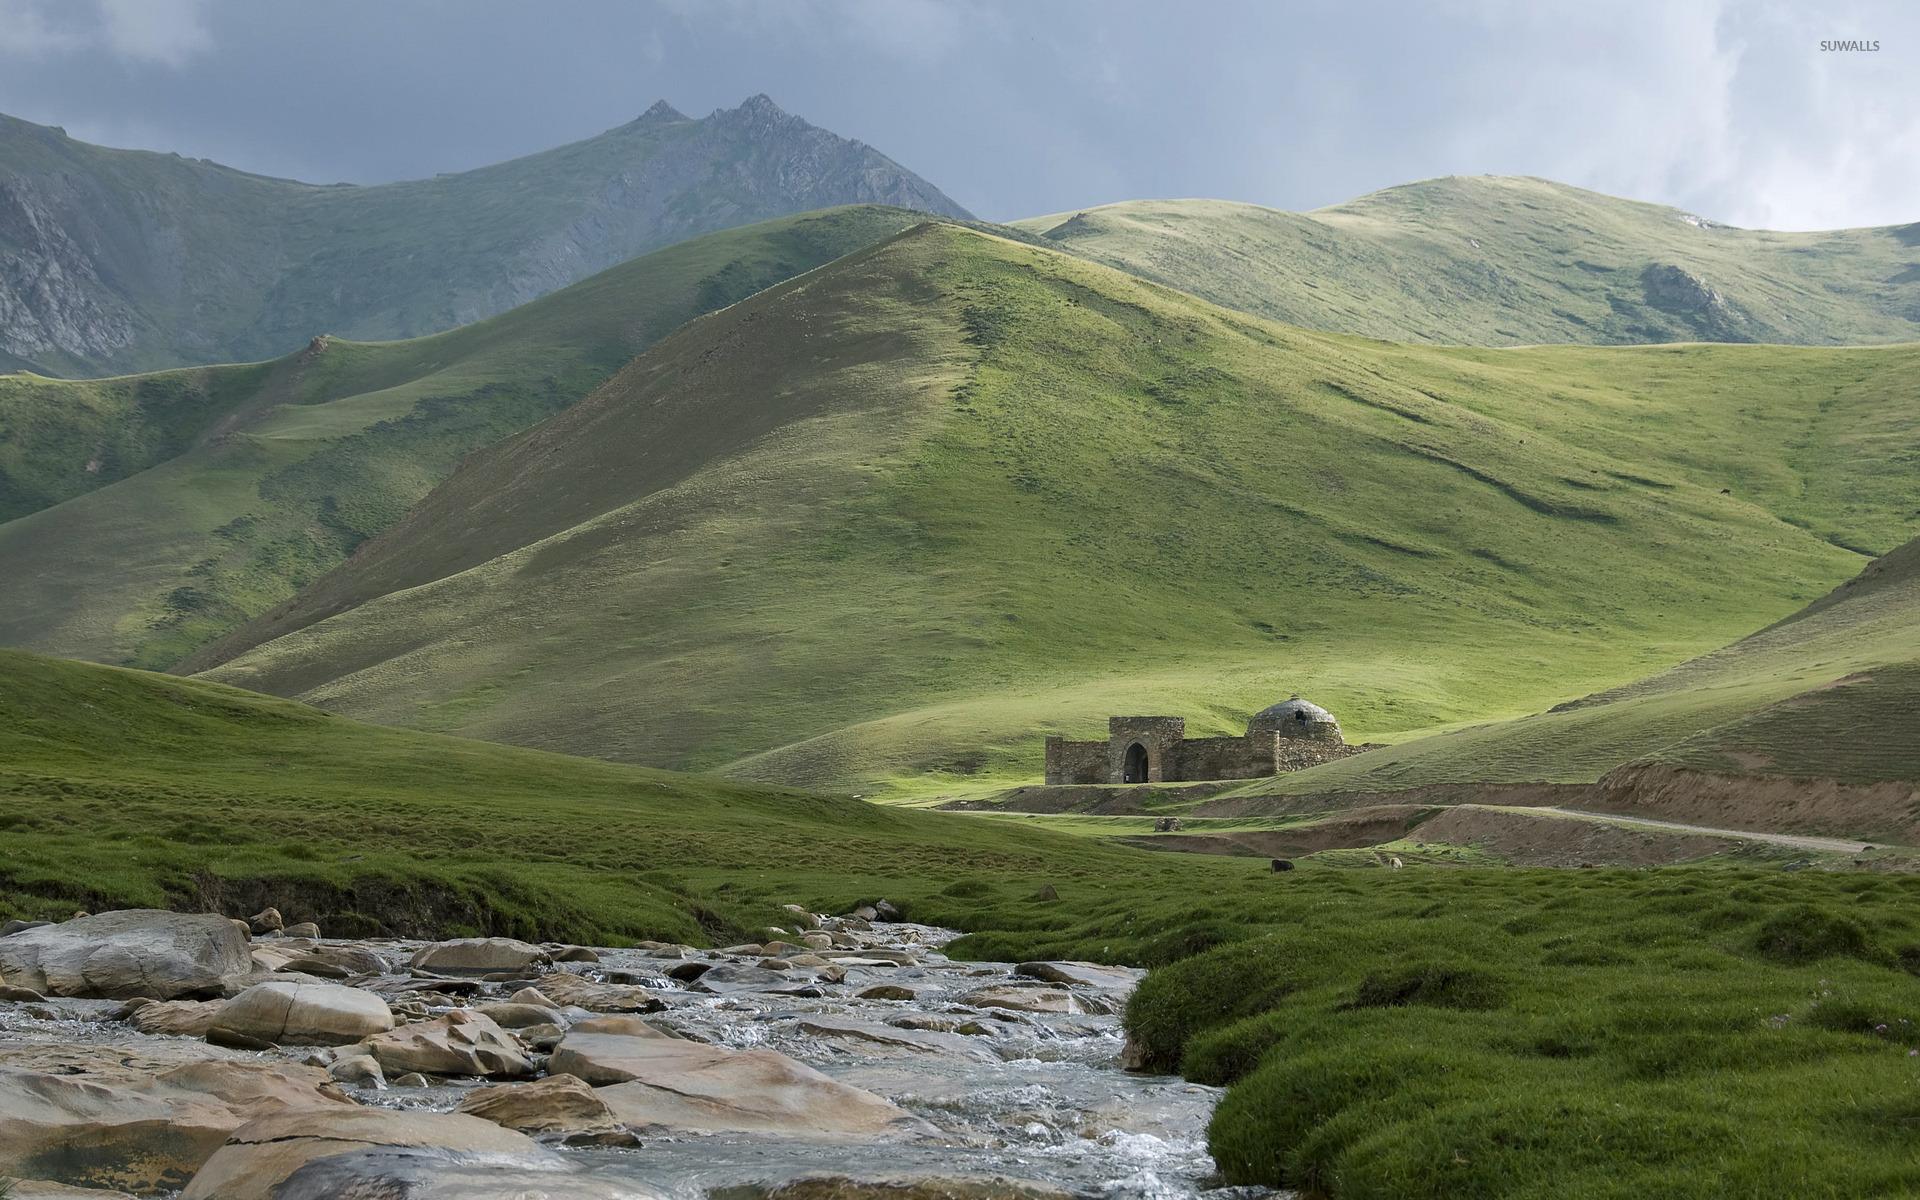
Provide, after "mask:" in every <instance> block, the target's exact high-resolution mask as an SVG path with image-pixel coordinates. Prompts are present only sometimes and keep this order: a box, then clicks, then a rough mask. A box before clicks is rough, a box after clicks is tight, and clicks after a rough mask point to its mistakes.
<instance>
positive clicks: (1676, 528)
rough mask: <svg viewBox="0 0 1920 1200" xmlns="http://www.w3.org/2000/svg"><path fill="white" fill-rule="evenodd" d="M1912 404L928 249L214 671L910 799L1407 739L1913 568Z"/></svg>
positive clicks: (1020, 258) (721, 352)
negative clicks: (1280, 724)
mask: <svg viewBox="0 0 1920 1200" xmlns="http://www.w3.org/2000/svg"><path fill="white" fill-rule="evenodd" d="M1917 372H1920V350H1917V349H1915V348H1913V347H1891V348H1883V349H1863V350H1831V349H1810V348H1783V347H1728V346H1700V345H1689V346H1674V347H1657V348H1636V349H1615V348H1607V349H1596V348H1584V347H1551V348H1537V349H1524V350H1462V349H1442V348H1436V347H1421V346H1395V345H1386V344H1382V343H1377V342H1368V341H1364V340H1361V339H1357V338H1350V337H1339V336H1333V335H1325V334H1314V333H1309V332H1305V331H1301V330H1298V329H1290V328H1287V327H1285V326H1280V325H1275V324H1271V323H1267V322H1264V321H1260V320H1257V319H1254V318H1251V317H1247V316H1245V315H1243V314H1240V313H1236V312H1231V311H1228V310H1224V309H1221V308H1218V307H1215V306H1213V305H1211V304H1208V303H1206V302H1204V301H1200V300H1196V299H1194V298H1193V297H1190V296H1187V295H1183V294H1181V293H1177V292H1173V291H1170V290H1168V289H1166V288H1162V287H1159V286H1155V285H1152V284H1148V283H1143V282H1141V281H1139V280H1137V279H1134V278H1132V277H1130V276H1127V275H1125V274H1123V273H1121V272H1117V271H1114V270H1111V269H1108V268H1104V267H1101V266H1098V265H1095V264H1091V263H1087V262H1084V261H1080V260H1077V259H1074V258H1072V257H1070V256H1067V255H1063V254H1057V253H1051V252H1048V251H1046V250H1043V249H1036V248H1033V247H1030V246H1025V245H1020V244H1016V243H1013V242H1010V241H1006V240H1002V239H998V238H995V237H991V236H987V235H984V234H981V233H977V232H972V231H969V230H966V229H963V228H959V227H954V226H939V225H931V226H927V227H923V228H918V229H915V230H913V231H911V232H909V233H907V234H903V235H901V236H899V237H897V238H895V239H894V240H892V241H890V242H888V243H886V244H884V245H882V246H879V247H875V248H874V249H872V250H869V251H866V252H863V253H861V254H857V255H852V256H849V257H848V258H846V259H843V260H840V261H838V262H836V263H834V264H832V265H831V266H829V267H827V268H824V269H822V270H820V271H818V272H815V273H813V274H811V275H809V276H806V277H805V278H803V279H799V280H795V281H793V282H791V283H789V284H786V285H782V286H779V287H775V288H772V289H770V290H768V291H767V292H764V293H762V294H760V295H758V296H755V297H753V298H752V299H751V300H749V301H746V302H744V303H742V304H739V305H736V306H734V307H733V308H730V309H728V310H726V311H725V312H722V313H717V314H714V315H712V316H709V317H707V318H704V319H702V320H699V321H696V322H693V323H692V324H690V325H688V326H687V327H686V328H684V329H682V330H681V331H679V332H678V333H676V334H675V335H674V336H673V337H671V338H669V339H667V340H665V341H664V342H662V343H661V344H660V345H659V346H657V347H655V348H654V349H653V350H652V351H650V352H649V353H647V354H646V355H643V356H641V357H640V358H639V359H637V360H636V361H635V362H634V363H633V364H631V365H630V366H629V367H628V368H627V369H626V370H624V371H623V372H622V373H621V374H620V375H619V376H618V377H616V378H615V379H613V380H611V381H609V383H608V384H607V385H606V386H605V387H603V388H602V389H600V390H599V391H598V392H597V393H596V394H595V395H594V396H593V397H592V398H590V399H589V400H587V401H585V402H583V403H582V404H580V405H578V406H576V407H575V408H573V409H571V410H569V411H568V412H567V413H565V414H562V415H561V416H559V417H557V418H555V419H553V420H551V421H549V422H547V423H545V424H543V425H541V426H539V427H537V428H535V429H533V430H529V431H528V432H527V433H526V434H524V435H521V436H520V437H518V438H515V439H513V440H511V441H509V442H507V443H504V444H502V445H500V446H497V447H494V448H492V449H490V450H489V451H487V452H486V453H484V454H481V455H477V456H475V458H474V459H473V460H471V461H470V462H469V463H468V464H467V465H466V467H465V468H464V469H463V470H462V471H460V472H459V473H458V474H456V475H455V476H454V477H452V478H451V479H449V480H448V482H447V483H446V484H444V485H443V486H442V487H441V488H439V489H438V490H436V492H435V493H434V494H433V495H431V496H429V497H428V498H427V500H425V501H424V502H423V503H422V504H421V505H420V506H419V507H417V508H416V509H414V510H413V512H411V513H410V514H409V515H408V517H407V519H406V521H404V522H403V523H401V524H400V525H399V526H397V527H396V528H395V529H394V530H393V531H392V532H390V533H389V534H387V535H386V536H384V537H382V538H381V539H378V540H377V541H375V542H372V543H370V544H369V545H368V546H367V547H365V548H364V549H363V551H362V552H361V553H360V554H359V555H358V556H357V557H356V558H355V560H354V561H353V562H352V563H351V564H349V565H348V566H346V567H344V568H342V569H341V570H340V571H337V572H335V573H333V574H332V575H330V576H329V577H327V578H326V579H324V580H321V581H319V582H318V583H316V584H315V585H314V586H313V587H312V588H310V589H308V590H307V591H306V592H305V593H304V594H303V595H302V596H301V597H300V598H298V599H297V600H296V601H295V602H294V603H292V604H291V605H289V606H287V607H286V608H284V609H282V610H280V611H278V612H276V613H274V614H273V615H272V616H271V617H270V618H268V619H265V620H262V621H259V622H256V623H255V624H253V625H251V626H249V627H248V628H247V629H245V630H243V631H242V632H241V633H240V634H238V635H236V636H235V637H233V638H231V639H228V640H226V641H225V642H223V643H221V644H220V645H218V646H216V647H215V648H214V649H213V650H212V651H210V652H208V653H207V654H205V655H202V656H198V657H196V658H195V659H193V660H191V662H190V663H189V664H188V665H189V666H190V667H191V668H194V669H199V668H210V669H211V671H212V674H213V675H214V676H215V677H217V678H220V679H223V680H226V681H228V682H232V683H235V684H238V685H241V686H246V687H252V688H257V689H260V690H265V691H270V692H274V693H276V694H287V695H296V696H300V697H303V698H306V699H309V700H311V701H313V702H316V703H319V704H321V705H323V706H325V707H329V708H332V709H335V710H338V711H342V712H346V713H351V714H353V715H356V716H361V717H365V718H368V719H373V720H378V721H382V722H390V723H394V724H401V725H412V726H418V727H424V728H430V729H439V730H446V731H452V732H460V733H465V734H470V735H475V736H482V737H487V738H494V739H499V740H505V741H512V742H520V743H525V744H531V745H537V746H542V747H547V748H553V749H561V750H569V751H573V752H580V753H591V754H596V755H606V756H610V757H614V758H618V759H622V760H626V761H635V762H642V763H648V764H652V765H659V766H671V767H676V768H694V769H722V770H725V771H727V772H729V773H732V774H735V775H738V776H741V777H746V778H757V779H766V780H779V781H783V782H798V783H804V784H808V785H812V786H822V787H846V788H849V789H854V790H859V791H862V792H872V791H876V790H877V791H879V792H881V793H883V794H888V795H892V796H900V797H918V796H927V795H940V794H955V793H985V792H990V791H992V790H995V789H997V788H999V787H1002V786H1005V785H1006V784H1008V783H1012V782H1018V781H1024V780H1029V779H1032V778H1033V777H1034V776H1035V775H1037V774H1038V771H1039V766H1040V740H1041V737H1042V735H1043V734H1045V733H1047V732H1053V731H1059V732H1064V733H1067V734H1069V735H1075V736H1086V735H1088V734H1091V733H1093V732H1094V731H1095V730H1097V729H1100V728H1103V727H1104V720H1105V717H1106V716H1107V714H1109V713H1112V712H1120V711H1134V712H1169V713H1176V714H1180V715H1183V716H1185V717H1187V718H1188V721H1189V726H1188V727H1189V730H1190V731H1191V732H1193V733H1196V734H1203V733H1224V732H1239V731H1240V730H1241V729H1242V728H1244V721H1245V718H1246V715H1247V714H1248V713H1249V712H1251V711H1253V710H1255V709H1257V708H1259V707H1262V706H1264V705H1266V704H1268V703H1271V702H1272V701H1273V700H1274V699H1275V698H1277V697H1284V696H1286V695H1288V694H1290V693H1293V692H1299V693H1303V694H1307V695H1310V696H1312V697H1313V698H1314V699H1316V700H1317V701H1319V702H1321V703H1323V704H1326V705H1328V706H1329V707H1331V708H1333V709H1334V711H1336V712H1337V713H1338V714H1339V715H1340V717H1341V720H1342V723H1343V725H1344V726H1345V727H1346V728H1347V730H1348V732H1349V734H1350V736H1353V737H1355V738H1362V739H1383V738H1406V737H1409V736H1411V735H1412V734H1414V733H1416V732H1419V731H1423V730H1431V729H1435V728H1438V727H1445V726H1449V725H1454V724H1460V723H1464V722H1468V721H1484V720H1487V719H1490V718H1496V717H1507V716H1517V715H1520V714H1523V713H1527V712H1537V711H1540V710H1542V709H1544V708H1547V707H1548V706H1550V705H1552V704H1555V703H1558V702H1561V701H1564V700H1568V699H1572V698H1575V697H1577V696H1579V695H1581V694H1584V693H1586V692H1590V691H1593V690H1596V689H1599V688H1603V687H1609V686H1614V685H1617V684H1622V683H1626V682H1629V681H1631V680H1633V679H1637V678H1641V677H1644V676H1646V675H1647V674H1649V673H1650V672H1652V671H1656V670H1659V669H1661V668H1664V667H1666V666H1669V665H1671V664H1673V663H1676V662H1679V661H1682V660H1685V659H1687V658H1689V657H1691V656H1693V655H1696V654H1700V653H1704V652H1707V651H1709V650H1712V649H1714V648H1716V647H1719V646H1723V645H1725V644H1726V643H1727V642H1729V641H1731V640H1733V639H1734V638H1736V637H1739V636H1741V635H1743V634H1745V633H1747V632H1749V631H1751V630H1753V629H1755V628H1759V627H1761V626H1764V625H1767V624H1769V623H1771V622H1774V621H1777V620H1779V619H1780V618H1782V617H1783V616H1785V615H1787V614H1789V613H1791V612H1793V611H1794V610H1795V609H1797V608H1799V607H1801V606H1802V605H1804V604H1806V603H1807V602H1809V601H1811V600H1813V599H1815V598H1817V597H1819V596H1821V595H1822V594H1824V593H1825V592H1826V591H1828V590H1829V589H1830V588H1832V587H1833V586H1834V585H1835V584H1836V583H1838V582H1839V581H1841V580H1842V579H1845V578H1847V577H1848V576H1850V575H1852V574H1854V573H1855V572H1856V571H1858V569H1859V567H1860V565H1861V563H1862V562H1863V561H1864V559H1863V552H1867V551H1879V550H1883V549H1886V548H1889V547H1891V546H1893V545H1896V544H1898V543H1899V542H1901V541H1903V540H1905V539H1906V538H1907V537H1909V536H1911V531H1910V529H1909V523H1910V520H1911V513H1912V512H1913V511H1914V510H1915V507H1916V504H1920V482H1916V479H1920V477H1917V476H1916V475H1915V474H1914V472H1912V471H1911V470H1908V469H1906V468H1907V466H1908V465H1909V464H1910V460H1911V457H1912V454H1913V446H1914V444H1915V435H1916V432H1920V410H1916V408H1915V406H1914V405H1913V403H1912V399H1913V390H1912V382H1911V381H1912V380H1913V379H1914V378H1915V377H1916V373H1917ZM476 631H484V636H481V635H480V634H479V633H478V632H476ZM1354 761H1360V760H1354Z"/></svg>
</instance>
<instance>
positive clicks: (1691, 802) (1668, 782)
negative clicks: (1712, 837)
mask: <svg viewBox="0 0 1920 1200" xmlns="http://www.w3.org/2000/svg"><path fill="white" fill-rule="evenodd" d="M1582 790H1583V792H1584V795H1582V796H1581V797H1579V798H1578V799H1568V800H1563V801H1561V803H1562V804H1565V805H1567V806H1568V807H1570V808H1581V809H1586V810H1588V811H1591V812H1606V813H1617V814H1620V815H1622V816H1634V817H1657V818H1659V819H1660V820H1663V821H1679V822H1683V823H1685V824H1688V825H1707V826H1714V827H1716V828H1723V829H1749V830H1754V831H1757V832H1762V833H1792V834H1807V835H1811V836H1822V837H1853V838H1865V839H1868V840H1870V841H1878V842H1893V843H1896V844H1899V845H1908V846H1911V845H1916V844H1920V786H1916V785H1915V784H1913V783H1909V782H1882V783H1843V782H1841V781H1840V780H1837V779H1792V778H1787V777H1784V776H1773V775H1722V774H1715V773H1713V772H1708V771H1695V770H1691V769H1689V768H1686V767H1675V766H1668V765H1665V764H1662V763H1629V764H1627V765H1626V766H1624V767H1620V768H1618V769H1616V770H1614V771H1612V772H1610V773H1608V775H1607V776H1606V777H1605V778H1603V779H1602V780H1601V781H1600V782H1599V783H1596V784H1593V785H1592V786H1590V787H1587V788H1584V789H1582Z"/></svg>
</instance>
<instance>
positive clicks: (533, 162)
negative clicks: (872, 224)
mask: <svg viewBox="0 0 1920 1200" xmlns="http://www.w3.org/2000/svg"><path fill="white" fill-rule="evenodd" d="M844 204H884V205H893V206H899V207H905V208H913V209H919V210H923V211H926V212H931V213H939V214H944V215H948V216H961V217H964V216H965V215H966V213H965V212H964V210H962V209H961V208H960V207H959V206H958V205H956V204H954V202H953V201H952V200H949V199H948V198H947V197H946V196H944V195H942V194H941V193H940V191H939V190H938V189H936V188H934V187H933V186H932V185H930V184H928V183H927V182H926V181H924V180H922V179H920V178H919V177H917V176H915V175H914V174H913V173H912V172H910V171H908V170H907V169H906V168H904V167H902V166H900V165H899V164H898V163H895V162H894V161H892V160H891V159H889V158H887V157H886V156H885V155H883V154H881V153H879V152H878V151H876V150H874V149H873V148H872V147H870V146H867V145H864V144H862V143H860V142H856V141H849V140H847V139H845V138H841V137H838V136H836V135H834V134H832V133H829V132H827V131H826V130H824V129H819V128H816V127H815V126H812V125H809V124H807V122H805V121H803V120H801V119H800V118H798V117H795V116H792V115H791V114H788V113H785V112H782V111H781V110H780V108H779V107H778V106H777V105H775V104H774V103H773V101H771V100H769V99H768V98H767V97H765V96H755V97H753V98H751V99H749V100H747V101H746V102H745V103H743V104H741V105H740V106H739V107H738V108H732V109H721V110H719V111H716V112H714V113H713V114H712V115H710V116H708V117H705V118H702V119H698V120H695V119H691V118H688V117H686V116H683V115H681V114H680V113H678V112H675V111H674V110H673V108H672V107H671V106H669V105H668V104H667V103H666V102H665V101H662V102H660V103H659V104H656V105H654V106H653V107H652V108H650V109H648V110H647V111H646V113H644V114H643V115H641V116H640V117H639V118H637V119H635V120H633V121H631V122H629V123H627V124H625V125H622V126H620V127H618V128H616V129H610V130H608V131H607V132H605V133H603V134H600V135H599V136H597V137H592V138H588V139H586V140H585V141H580V142H575V143H573V144H571V145H566V146H561V147H558V148H556V149H553V150H548V151H544V152H542V153H539V154H533V155H528V156H527V157H525V158H518V159H514V160H512V161H511V162H505V163H498V164H495V165H493V166H488V167H482V168H480V169H478V170H473V171H465V172H460V173H457V174H450V175H439V176H436V177H434V178H432V179H420V180H411V181H407V182H403V183H391V184H381V185H377V186H369V187H356V186H349V185H346V184H333V185H326V186H323V185H316V184H308V183H298V182H294V181H292V180H286V179H269V178H265V177H262V176H258V175H249V174H246V173H245V172H242V171H235V170H233V169H231V168H228V167H223V166H221V165H219V164H217V163H212V162H207V161H205V160H198V159H185V158H181V157H180V156H179V155H177V154H155V153H150V152H146V151H134V150H111V149H106V148H104V147H100V146H92V145H88V144H87V143H85V142H78V141H75V140H73V139H71V138H69V137H67V136H66V134H65V133H64V132H63V131H62V130H59V129H53V128H48V127H46V126H41V125H32V124H29V123H27V122H25V121H20V120H15V119H14V118H11V117H4V116H0V367H4V366H5V365H6V364H7V360H9V359H11V360H12V361H14V362H16V363H23V364H26V365H29V366H31V367H33V368H34V369H35V370H38V371H41V372H44V373H49V374H55V375H100V374H107V373H109V372H112V371H130V370H145V369H151V368H156V367H169V366H178V365H182V364H194V363H215V362H227V361H235V360H250V359H258V358H270V357H275V356H278V355H282V354H286V353H289V352H291V351H293V350H296V349H298V348H299V347H300V346H301V345H303V344H305V343H306V342H307V341H308V339H310V338H312V337H314V336H316V335H320V334H334V335H337V336H340V337H345V338H354V339H361V340H367V339H391V338H405V337H414V336H418V335H422V334H427V333H433V332H436V331H438V330H443V329H450V328H452V327H454V326H457V325H461V324H465V323H469V322H473V321H477V320H479V319H481V318H483V317H488V316H492V315H494V314H496V313H501V312H505V311H506V310H508V309H510V308H513V307H515V306H516V305H520V304H524V303H526V302H527V301H529V300H532V299H534V298H536V297H538V296H542V295H545V294H546V293H548V292H552V291H555V290H556V289H558V288H561V287H564V286H565V285H567V284H569V283H572V282H574V281H575V280H578V279H583V278H585V277H586V276H588V275H591V274H593V273H594V272H596V271H600V270H602V269H604V268H607V267H610V266H613V265H614V264H616V263H621V262H625V261H626V260H627V259H630V258H633V257H634V256H636V255H639V254H644V253H646V252H647V251H649V250H654V249H657V248H659V247H661V246H665V245H668V244H670V243H673V242H677V241H682V240H684V239H686V238H690V237H695V236H698V235H700V234H704V233H711V232H713V231H715V230H720V229H727V228H731V227H733V226H738V225H746V224H749V223H752V222H756V221H764V220H767V219H769V218H772V217H779V216H784V215H787V214H790V213H797V212H805V211H808V210H812V209H820V208H828V207H832V206H835V205H844Z"/></svg>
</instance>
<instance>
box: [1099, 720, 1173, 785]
mask: <svg viewBox="0 0 1920 1200" xmlns="http://www.w3.org/2000/svg"><path fill="white" fill-rule="evenodd" d="M1186 734H1187V723H1186V721H1185V720H1184V719H1183V718H1181V717H1108V718H1107V772H1108V774H1107V781H1108V782H1109V783H1121V782H1124V781H1125V780H1126V777H1127V775H1126V771H1127V750H1128V748H1129V747H1131V746H1132V745H1133V744H1134V743H1135V742H1138V743H1139V744H1140V745H1142V746H1144V747H1145V748H1146V751H1147V777H1146V778H1145V779H1136V780H1134V781H1133V782H1135V783H1166V782H1168V781H1169V780H1175V779H1179V778H1180V743H1181V741H1182V740H1183V739H1184V738H1185V737H1186Z"/></svg>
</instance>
